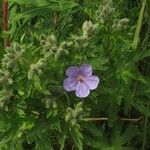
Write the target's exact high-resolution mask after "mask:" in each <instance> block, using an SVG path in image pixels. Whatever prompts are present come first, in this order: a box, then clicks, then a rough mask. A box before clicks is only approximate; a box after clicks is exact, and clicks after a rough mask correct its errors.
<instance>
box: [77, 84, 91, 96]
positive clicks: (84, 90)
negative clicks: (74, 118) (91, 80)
mask: <svg viewBox="0 0 150 150" xmlns="http://www.w3.org/2000/svg"><path fill="white" fill-rule="evenodd" d="M89 94H90V90H89V88H88V86H87V85H86V84H84V83H83V82H79V83H78V85H77V88H76V96H77V97H82V98H83V97H87V96H88V95H89Z"/></svg>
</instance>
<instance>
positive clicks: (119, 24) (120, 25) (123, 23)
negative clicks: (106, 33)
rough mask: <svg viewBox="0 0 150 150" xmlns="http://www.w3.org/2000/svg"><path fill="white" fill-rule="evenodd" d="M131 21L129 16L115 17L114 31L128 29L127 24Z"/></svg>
mask: <svg viewBox="0 0 150 150" xmlns="http://www.w3.org/2000/svg"><path fill="white" fill-rule="evenodd" d="M128 22H129V19H128V18H124V19H121V20H119V19H114V23H113V25H112V29H113V30H114V31H120V30H122V29H126V28H127V24H128Z"/></svg>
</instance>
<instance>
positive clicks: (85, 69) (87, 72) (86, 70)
mask: <svg viewBox="0 0 150 150" xmlns="http://www.w3.org/2000/svg"><path fill="white" fill-rule="evenodd" d="M80 73H81V74H82V75H84V76H91V75H92V67H91V66H90V65H88V64H83V65H81V66H80Z"/></svg>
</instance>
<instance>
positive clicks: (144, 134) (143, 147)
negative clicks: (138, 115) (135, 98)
mask: <svg viewBox="0 0 150 150" xmlns="http://www.w3.org/2000/svg"><path fill="white" fill-rule="evenodd" d="M148 108H149V105H147V110H148ZM147 123H148V115H147V114H145V123H144V129H143V142H142V150H145V143H146V134H147Z"/></svg>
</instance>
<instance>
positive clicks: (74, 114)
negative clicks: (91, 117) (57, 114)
mask: <svg viewBox="0 0 150 150" xmlns="http://www.w3.org/2000/svg"><path fill="white" fill-rule="evenodd" d="M82 105H83V103H82V102H79V103H78V104H77V105H76V106H75V108H74V109H72V108H70V107H69V108H67V113H66V116H65V121H66V122H70V123H71V124H72V125H73V126H74V125H75V124H76V123H77V120H81V118H82V111H83V108H82Z"/></svg>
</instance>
